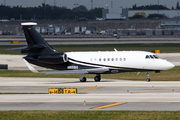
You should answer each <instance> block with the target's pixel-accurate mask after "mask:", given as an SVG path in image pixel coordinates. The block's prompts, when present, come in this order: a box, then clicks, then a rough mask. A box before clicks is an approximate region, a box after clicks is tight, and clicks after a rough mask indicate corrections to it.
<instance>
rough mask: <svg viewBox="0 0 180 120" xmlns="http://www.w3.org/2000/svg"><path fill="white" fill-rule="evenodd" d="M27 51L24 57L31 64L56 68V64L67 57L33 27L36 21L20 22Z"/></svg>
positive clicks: (66, 59) (64, 60)
mask: <svg viewBox="0 0 180 120" xmlns="http://www.w3.org/2000/svg"><path fill="white" fill-rule="evenodd" d="M21 25H22V27H23V30H24V34H25V37H26V41H27V44H28V49H29V53H28V55H27V56H26V57H24V59H25V60H26V61H27V62H30V63H32V64H35V65H38V66H42V67H47V68H52V69H57V67H56V65H57V64H63V63H66V62H68V57H67V55H66V54H65V53H64V52H58V51H56V50H54V49H53V48H52V47H51V46H50V45H49V44H48V43H47V42H46V41H45V40H44V38H43V37H42V36H41V35H40V34H39V33H38V32H37V31H36V30H35V29H34V27H33V26H35V25H37V23H33V22H29V23H21Z"/></svg>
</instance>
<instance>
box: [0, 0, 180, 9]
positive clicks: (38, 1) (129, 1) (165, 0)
mask: <svg viewBox="0 0 180 120" xmlns="http://www.w3.org/2000/svg"><path fill="white" fill-rule="evenodd" d="M4 1H6V5H8V6H17V5H19V6H22V7H34V6H40V5H42V3H43V2H44V1H45V2H46V4H50V5H54V1H56V6H59V7H62V6H66V7H67V8H70V9H72V8H74V7H76V5H77V4H78V5H84V6H86V7H87V9H91V1H93V8H94V7H105V6H106V5H107V6H109V7H111V1H112V3H113V8H120V7H123V8H126V7H127V8H129V7H132V5H134V4H136V5H137V6H141V5H150V4H158V0H0V4H4ZM177 1H179V0H159V4H161V5H166V6H167V7H169V8H172V6H173V7H176V4H177ZM74 4H76V5H74Z"/></svg>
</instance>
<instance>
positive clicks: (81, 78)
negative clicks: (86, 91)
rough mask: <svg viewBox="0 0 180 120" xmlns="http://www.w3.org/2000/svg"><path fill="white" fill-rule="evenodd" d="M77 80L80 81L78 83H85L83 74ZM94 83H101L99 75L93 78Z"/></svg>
mask: <svg viewBox="0 0 180 120" xmlns="http://www.w3.org/2000/svg"><path fill="white" fill-rule="evenodd" d="M79 79H80V82H86V77H84V74H81V75H80V78H79ZM94 81H95V82H100V81H101V75H100V74H96V77H94Z"/></svg>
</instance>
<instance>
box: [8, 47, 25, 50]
mask: <svg viewBox="0 0 180 120" xmlns="http://www.w3.org/2000/svg"><path fill="white" fill-rule="evenodd" d="M24 49H28V46H24V47H18V48H11V49H6V50H24Z"/></svg>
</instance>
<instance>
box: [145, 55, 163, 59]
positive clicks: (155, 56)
mask: <svg viewBox="0 0 180 120" xmlns="http://www.w3.org/2000/svg"><path fill="white" fill-rule="evenodd" d="M145 58H146V59H160V57H159V56H157V55H146V57H145Z"/></svg>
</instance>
